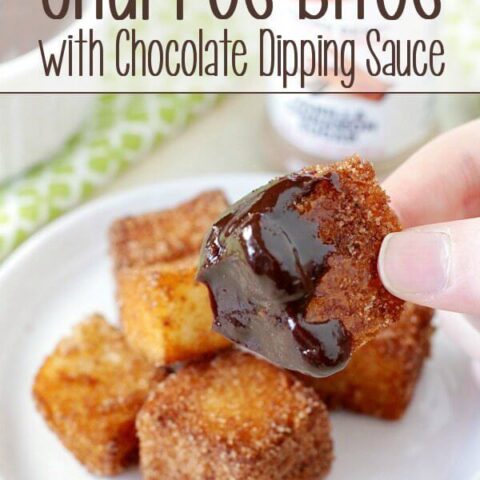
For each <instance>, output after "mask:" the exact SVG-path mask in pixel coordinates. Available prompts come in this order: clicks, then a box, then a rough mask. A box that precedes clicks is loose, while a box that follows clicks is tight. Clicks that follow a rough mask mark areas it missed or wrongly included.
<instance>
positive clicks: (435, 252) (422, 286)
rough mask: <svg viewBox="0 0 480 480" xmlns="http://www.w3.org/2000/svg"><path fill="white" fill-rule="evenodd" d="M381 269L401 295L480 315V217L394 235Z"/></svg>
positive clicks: (389, 239)
mask: <svg viewBox="0 0 480 480" xmlns="http://www.w3.org/2000/svg"><path fill="white" fill-rule="evenodd" d="M378 270H379V274H380V278H381V280H382V282H383V284H384V286H385V288H386V289H387V290H388V291H389V292H390V293H392V294H393V295H395V296H397V297H400V298H402V299H404V300H407V301H410V302H414V303H417V304H420V305H426V306H429V307H432V308H438V309H442V310H451V311H455V312H461V313H468V314H472V315H480V218H475V219H471V220H461V221H456V222H450V223H440V224H436V225H426V226H422V227H418V228H413V229H409V230H404V231H403V232H398V233H393V234H390V235H388V236H387V237H385V239H384V241H383V243H382V247H381V249H380V255H379V259H378Z"/></svg>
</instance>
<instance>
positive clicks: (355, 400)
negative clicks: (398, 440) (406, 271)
mask: <svg viewBox="0 0 480 480" xmlns="http://www.w3.org/2000/svg"><path fill="white" fill-rule="evenodd" d="M432 315H433V311H432V310H431V309H429V308H426V307H419V306H417V305H413V304H407V305H406V306H405V310H404V312H403V313H402V316H401V319H400V321H399V322H397V323H396V324H395V325H392V326H390V327H388V328H386V329H385V330H382V331H381V332H380V333H379V334H378V335H377V336H376V337H375V338H374V339H373V340H371V341H370V342H369V343H367V344H366V345H364V346H363V347H362V348H360V349H359V350H358V351H357V352H356V353H355V354H354V355H353V357H352V360H351V362H350V364H349V365H348V366H347V368H345V370H343V371H342V372H339V373H337V374H335V375H332V376H331V377H328V378H321V379H314V378H308V377H304V381H305V382H306V383H307V384H308V385H310V386H312V387H314V388H315V390H316V391H317V392H318V393H319V394H320V396H321V397H322V398H323V399H324V401H325V402H326V403H327V405H328V406H329V407H330V408H338V407H342V408H346V409H350V410H353V411H356V412H359V413H364V414H367V415H373V416H376V417H380V418H384V419H388V420H395V419H399V418H401V417H402V416H403V414H404V413H405V411H406V409H407V408H408V406H409V404H410V402H411V399H412V396H413V393H414V390H415V386H416V384H417V381H418V378H419V376H420V373H421V370H422V366H423V364H424V361H425V359H426V358H427V357H428V355H429V352H430V339H431V336H432V333H433V327H432V324H431V319H432Z"/></svg>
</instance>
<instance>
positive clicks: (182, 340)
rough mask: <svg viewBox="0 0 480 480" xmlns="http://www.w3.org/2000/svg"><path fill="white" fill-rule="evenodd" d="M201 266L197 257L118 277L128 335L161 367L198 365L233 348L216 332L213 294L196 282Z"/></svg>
mask: <svg viewBox="0 0 480 480" xmlns="http://www.w3.org/2000/svg"><path fill="white" fill-rule="evenodd" d="M197 262H198V257H197V256H193V257H188V258H184V259H181V260H177V261H174V262H169V263H162V264H159V265H153V266H149V267H144V268H140V269H136V268H130V269H122V270H121V271H119V272H118V274H117V282H118V299H119V304H120V312H121V318H122V324H123V328H124V330H125V336H126V338H127V339H128V342H129V344H130V345H131V346H132V347H133V348H135V349H136V350H137V351H139V352H141V353H142V354H143V355H145V356H146V357H147V358H149V359H150V360H151V361H152V362H154V363H156V364H158V365H168V364H171V363H175V362H180V361H187V360H192V359H195V358H198V357H201V356H203V355H206V354H209V353H213V352H216V351H218V350H221V349H223V348H226V347H229V346H230V342H229V341H228V340H227V339H225V338H224V337H222V336H221V335H219V334H218V333H215V332H212V322H213V314H212V310H211V307H210V300H209V298H208V291H207V289H206V288H205V286H204V285H202V284H200V283H198V282H197V281H196V280H195V275H196V271H197Z"/></svg>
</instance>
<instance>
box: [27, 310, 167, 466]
mask: <svg viewBox="0 0 480 480" xmlns="http://www.w3.org/2000/svg"><path fill="white" fill-rule="evenodd" d="M164 375H165V372H163V371H162V370H160V369H155V368H154V367H152V365H151V364H150V363H148V362H147V361H146V360H145V359H144V358H143V357H141V356H139V355H138V354H136V353H134V352H132V351H131V350H130V349H129V348H128V346H127V345H126V342H125V340H124V338H123V335H122V333H121V332H120V331H119V330H117V329H116V328H115V327H113V326H111V325H109V324H108V323H107V322H106V321H105V320H104V319H103V318H102V317H100V316H99V315H94V316H92V317H90V318H89V319H88V320H86V321H85V322H83V323H81V324H79V325H77V326H76V327H75V328H74V330H73V332H72V334H71V335H70V336H68V337H66V338H64V339H63V340H61V341H60V343H59V344H58V346H57V347H56V349H55V351H54V352H53V353H52V354H51V355H50V356H49V357H48V358H47V359H46V360H45V362H44V363H43V365H42V367H41V368H40V370H39V371H38V373H37V376H36V378H35V383H34V386H33V396H34V399H35V402H36V405H37V408H38V410H39V411H40V412H41V413H42V415H43V417H44V418H45V420H46V422H47V423H48V425H49V426H50V428H51V429H52V430H53V431H54V432H55V433H56V434H57V435H58V437H59V438H60V440H61V441H62V443H63V444H64V445H65V447H66V448H68V449H69V450H70V451H71V452H72V453H73V454H74V455H75V457H76V458H77V459H78V460H79V461H80V462H81V463H82V464H84V465H85V466H86V467H87V468H88V469H89V470H90V471H91V472H92V473H94V474H98V475H115V474H117V473H119V472H121V471H122V470H123V469H124V467H125V466H127V465H128V464H129V463H130V462H131V461H132V460H135V459H136V457H137V455H138V440H137V437H136V433H135V417H136V415H137V412H138V410H139V409H140V407H141V406H142V404H143V402H144V400H145V397H146V395H147V393H148V391H149V389H150V388H151V386H152V384H154V383H156V382H157V381H159V380H160V379H162V378H163V377H164Z"/></svg>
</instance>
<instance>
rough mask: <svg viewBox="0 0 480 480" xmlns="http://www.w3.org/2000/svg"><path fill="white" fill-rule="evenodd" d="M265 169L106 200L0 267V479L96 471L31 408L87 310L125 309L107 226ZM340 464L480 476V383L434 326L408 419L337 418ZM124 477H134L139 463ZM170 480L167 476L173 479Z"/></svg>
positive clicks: (243, 181) (401, 479)
mask: <svg viewBox="0 0 480 480" xmlns="http://www.w3.org/2000/svg"><path fill="white" fill-rule="evenodd" d="M267 179H268V177H266V176H264V175H248V176H246V175H236V176H221V177H209V178H203V179H190V180H183V181H178V182H169V183H168V184H167V183H165V184H160V185H156V186H151V187H145V188H143V189H141V190H137V191H134V192H131V193H126V194H122V195H119V196H115V197H111V198H107V199H105V200H101V201H97V202H95V203H91V204H89V205H87V206H86V207H84V208H82V209H80V210H78V211H76V212H74V213H73V214H71V215H69V216H66V217H64V218H62V219H61V220H59V221H57V222H56V223H54V224H52V225H51V226H49V227H48V228H46V229H44V230H43V231H42V232H41V233H39V234H38V235H36V236H35V237H33V238H32V239H31V240H30V241H28V242H27V243H26V244H25V245H24V246H23V247H22V248H21V249H20V250H19V251H18V252H17V253H16V254H15V255H13V256H12V257H11V258H10V259H9V261H7V262H6V263H5V264H4V265H3V267H2V269H1V270H0V477H1V478H2V479H4V480H7V479H8V480H43V479H46V480H80V479H90V478H92V477H91V476H90V475H89V474H88V473H87V472H86V471H85V470H84V469H83V468H82V467H81V466H80V465H79V464H78V463H77V462H76V461H75V460H74V458H73V457H72V456H71V455H70V454H69V453H68V452H67V450H65V449H64V448H63V447H62V445H61V444H60V442H59V441H58V440H57V439H56V437H55V436H54V435H53V434H52V433H51V432H50V431H49V430H48V428H47V427H46V425H45V424H44V422H43V420H42V419H41V418H40V416H39V415H38V414H37V413H36V412H35V408H34V405H33V402H32V399H31V395H30V389H31V385H32V379H33V376H34V373H35V371H36V370H37V369H38V367H39V365H40V364H41V362H42V360H43V358H44V357H45V355H46V354H47V353H49V352H50V351H51V350H52V348H53V347H54V345H55V344H56V343H57V342H58V340H59V338H60V337H61V336H62V335H64V334H66V333H67V332H68V331H69V329H70V328H71V326H72V325H73V324H75V323H76V322H77V321H79V320H80V319H82V318H83V317H84V316H86V315H88V314H90V313H92V312H95V311H99V312H103V313H105V314H106V315H107V316H108V317H109V318H110V319H111V320H112V321H115V319H116V317H117V311H116V306H115V302H114V286H113V281H112V276H111V273H110V261H109V258H108V254H107V250H108V245H107V237H106V233H107V230H108V227H109V225H110V223H111V222H112V221H113V220H114V219H115V218H117V217H119V216H123V215H126V214H136V213H141V212H145V211H148V210H153V209H157V208H163V207H167V206H171V205H174V204H176V203H178V202H179V201H182V200H184V199H187V198H188V197H191V196H193V195H194V194H195V193H197V192H199V191H201V190H204V189H206V188H214V187H221V188H224V190H225V191H226V192H227V193H228V195H229V196H230V198H231V199H235V198H237V197H239V196H241V195H243V194H245V193H246V192H248V191H249V190H251V189H252V188H253V187H255V186H258V185H260V184H262V183H264V182H265V181H266V180H267ZM332 419H333V430H334V438H335V452H336V461H335V464H334V467H333V471H332V473H331V475H330V476H329V480H367V479H368V480H377V479H378V480H406V479H408V480H442V479H445V480H447V479H448V480H474V479H476V480H478V479H480V391H479V390H478V388H477V387H476V385H475V382H474V380H473V376H472V372H471V369H470V365H469V361H468V359H467V358H466V357H465V356H464V354H463V353H462V352H460V351H459V350H458V349H457V347H456V346H454V345H452V344H451V343H450V341H449V340H448V339H447V338H446V337H445V336H444V334H442V332H438V333H437V335H436V337H435V341H434V347H433V356H432V359H431V360H430V361H429V362H428V363H427V365H426V368H425V370H424V374H423V376H422V378H421V381H420V384H419V386H418V389H417V392H416V395H415V398H414V401H413V403H412V405H411V408H410V409H409V411H408V413H407V415H406V416H405V418H404V419H403V420H401V421H400V422H393V423H389V422H383V421H378V420H374V419H371V418H368V417H362V416H357V415H353V414H347V413H335V414H334V415H332ZM119 478H122V479H138V478H140V475H139V473H138V471H137V470H136V469H132V470H130V471H129V472H127V473H126V474H124V475H123V476H120V477H119ZM165 480H167V479H165Z"/></svg>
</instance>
